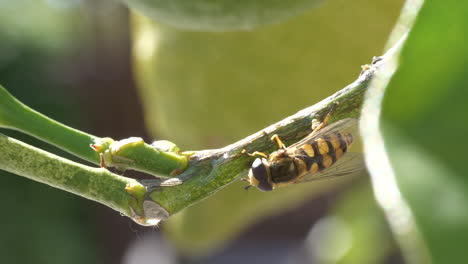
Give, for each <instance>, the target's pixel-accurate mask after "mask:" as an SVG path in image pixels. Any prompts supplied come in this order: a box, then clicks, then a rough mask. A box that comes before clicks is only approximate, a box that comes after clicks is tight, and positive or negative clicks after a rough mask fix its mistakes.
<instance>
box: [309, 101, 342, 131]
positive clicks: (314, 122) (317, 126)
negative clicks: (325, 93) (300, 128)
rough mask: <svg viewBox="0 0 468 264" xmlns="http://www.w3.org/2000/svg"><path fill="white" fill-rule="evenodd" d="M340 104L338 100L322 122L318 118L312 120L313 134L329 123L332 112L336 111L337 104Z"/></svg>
mask: <svg viewBox="0 0 468 264" xmlns="http://www.w3.org/2000/svg"><path fill="white" fill-rule="evenodd" d="M338 104H339V103H338V102H335V103H334V104H333V105H332V107H331V109H330V111H329V112H328V114H327V116H325V118H324V119H323V121H322V123H319V122H317V120H316V119H314V120H312V133H311V135H313V134H315V133H317V131H319V130H320V129H322V128H324V127H325V126H326V125H327V123H328V120H329V119H330V117H331V115H332V113H333V112H334V111H335V109H336V106H337V105H338Z"/></svg>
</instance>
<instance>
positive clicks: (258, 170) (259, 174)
mask: <svg viewBox="0 0 468 264" xmlns="http://www.w3.org/2000/svg"><path fill="white" fill-rule="evenodd" d="M264 162H266V160H265V159H256V160H255V161H254V162H253V163H252V175H253V176H254V177H255V179H256V180H257V181H258V186H257V188H258V189H259V190H261V191H264V192H267V191H271V190H272V189H273V188H272V186H271V184H270V182H269V181H268V177H269V174H268V168H267V167H266V166H265V164H264Z"/></svg>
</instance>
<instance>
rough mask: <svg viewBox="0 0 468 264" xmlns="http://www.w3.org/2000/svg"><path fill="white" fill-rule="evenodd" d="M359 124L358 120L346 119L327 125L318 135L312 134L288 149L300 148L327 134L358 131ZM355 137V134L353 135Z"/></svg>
mask: <svg viewBox="0 0 468 264" xmlns="http://www.w3.org/2000/svg"><path fill="white" fill-rule="evenodd" d="M357 124H358V119H356V118H345V119H342V120H340V121H336V122H335V123H333V124H330V125H327V126H325V127H324V128H322V129H320V130H319V131H317V132H316V133H314V134H312V133H310V134H309V135H308V136H306V137H305V138H303V139H301V140H299V141H298V142H296V143H294V144H292V145H291V146H288V148H293V147H300V146H302V145H304V144H306V143H308V142H312V141H314V139H316V138H320V137H323V136H325V135H327V134H330V133H333V132H338V131H340V132H344V131H348V132H351V131H354V130H357V129H356V128H357ZM352 134H353V135H355V133H352Z"/></svg>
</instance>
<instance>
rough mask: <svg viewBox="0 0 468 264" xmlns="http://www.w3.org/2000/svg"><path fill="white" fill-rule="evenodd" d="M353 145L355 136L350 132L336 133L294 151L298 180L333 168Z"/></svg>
mask: <svg viewBox="0 0 468 264" xmlns="http://www.w3.org/2000/svg"><path fill="white" fill-rule="evenodd" d="M352 143H353V136H352V135H351V133H348V132H335V133H331V134H329V135H326V136H323V137H320V138H316V139H314V140H313V141H311V142H307V143H305V144H304V145H302V146H298V147H297V148H296V149H294V150H292V151H293V152H294V153H291V154H292V156H294V163H295V166H296V168H297V171H298V176H299V177H298V180H299V179H300V178H301V176H303V175H305V174H309V173H315V172H320V171H322V170H324V169H326V168H329V167H330V166H332V165H333V164H334V163H335V162H336V161H337V160H338V159H339V158H341V157H342V156H343V155H344V154H345V153H346V152H347V151H348V148H349V146H350V145H351V144H352Z"/></svg>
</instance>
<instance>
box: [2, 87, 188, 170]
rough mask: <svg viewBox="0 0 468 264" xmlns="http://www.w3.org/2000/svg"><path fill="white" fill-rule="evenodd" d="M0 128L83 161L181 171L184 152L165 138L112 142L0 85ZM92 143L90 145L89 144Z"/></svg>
mask: <svg viewBox="0 0 468 264" xmlns="http://www.w3.org/2000/svg"><path fill="white" fill-rule="evenodd" d="M0 127H4V128H10V129H14V130H18V131H21V132H23V133H26V134H29V135H31V136H34V137H37V138H39V139H41V140H43V141H45V142H48V143H50V144H52V145H55V146H57V147H59V148H61V149H63V150H65V151H68V152H70V153H71V154H73V155H75V156H78V157H80V158H82V159H84V160H87V161H90V162H92V163H95V164H100V165H101V166H106V167H117V168H118V169H121V170H126V169H133V170H138V171H142V172H146V173H149V174H153V175H157V176H162V177H167V176H168V175H177V174H178V173H180V172H182V171H183V170H184V169H185V168H186V167H187V164H188V157H187V155H183V154H181V153H180V151H179V149H178V148H177V147H176V146H175V145H174V144H172V143H170V142H167V141H160V142H156V143H157V144H152V145H149V144H146V143H145V142H143V140H142V139H141V138H129V139H124V140H120V141H114V140H113V139H111V138H99V137H96V136H93V135H90V134H87V133H84V132H82V131H79V130H77V129H74V128H71V127H69V126H66V125H64V124H61V123H59V122H57V121H55V120H52V119H50V118H48V117H46V116H44V115H43V114H41V113H38V112H36V111H34V110H33V109H31V108H29V107H28V106H26V105H24V104H23V103H21V102H20V101H19V100H18V99H16V98H15V97H13V96H12V95H11V94H10V93H8V92H7V90H6V89H5V88H3V87H2V86H1V85H0ZM90 146H91V147H90Z"/></svg>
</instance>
